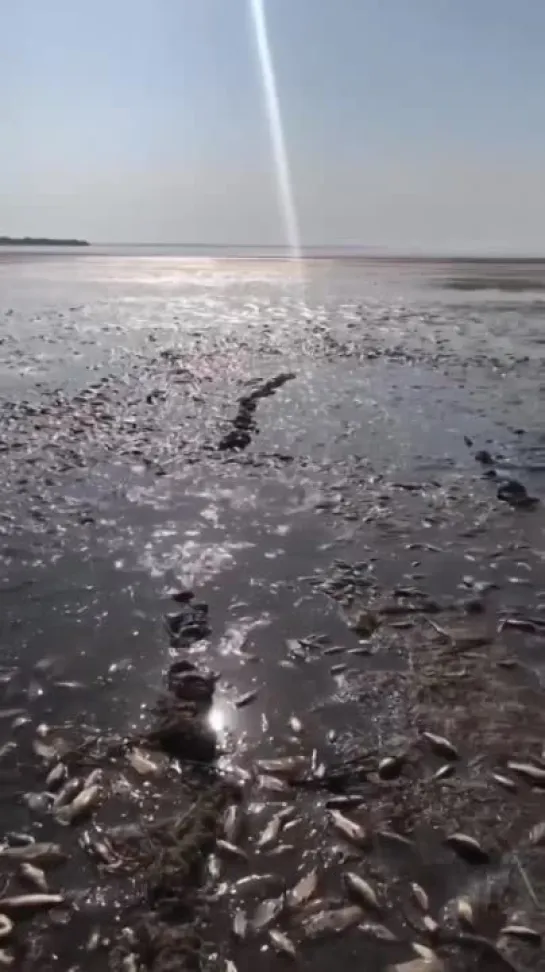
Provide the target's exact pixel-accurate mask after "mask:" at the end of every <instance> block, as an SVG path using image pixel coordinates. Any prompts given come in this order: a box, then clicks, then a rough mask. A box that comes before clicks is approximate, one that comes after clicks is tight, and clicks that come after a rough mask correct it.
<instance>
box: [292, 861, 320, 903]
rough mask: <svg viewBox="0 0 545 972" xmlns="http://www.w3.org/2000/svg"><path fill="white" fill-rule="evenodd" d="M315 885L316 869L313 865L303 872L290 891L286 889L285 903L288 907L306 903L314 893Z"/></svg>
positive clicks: (316, 880) (316, 885)
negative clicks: (306, 871)
mask: <svg viewBox="0 0 545 972" xmlns="http://www.w3.org/2000/svg"><path fill="white" fill-rule="evenodd" d="M317 887H318V871H317V869H316V868H315V867H313V868H312V870H311V871H308V873H307V874H303V877H302V878H300V879H299V881H298V882H297V884H295V885H294V887H293V888H292V889H291V891H288V893H287V896H286V901H287V904H288V905H289V906H290V908H298V907H299V906H300V905H303V904H306V902H307V901H308V900H309V898H312V897H313V895H315V894H316V889H317Z"/></svg>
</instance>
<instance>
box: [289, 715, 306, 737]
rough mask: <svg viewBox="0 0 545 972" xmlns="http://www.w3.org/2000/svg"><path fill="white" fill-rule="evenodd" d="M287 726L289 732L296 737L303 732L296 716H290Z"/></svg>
mask: <svg viewBox="0 0 545 972" xmlns="http://www.w3.org/2000/svg"><path fill="white" fill-rule="evenodd" d="M288 725H289V727H290V729H291V731H292V732H294V733H295V734H296V735H297V736H298V735H299V733H301V732H302V731H303V723H302V722H301V720H300V719H298V718H297V716H290V719H289V723H288Z"/></svg>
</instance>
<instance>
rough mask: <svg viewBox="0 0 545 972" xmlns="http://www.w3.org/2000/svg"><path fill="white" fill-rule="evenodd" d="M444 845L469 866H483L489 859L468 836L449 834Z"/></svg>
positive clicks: (476, 842)
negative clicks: (468, 863)
mask: <svg viewBox="0 0 545 972" xmlns="http://www.w3.org/2000/svg"><path fill="white" fill-rule="evenodd" d="M445 844H447V845H448V846H449V847H452V849H453V850H454V851H456V853H457V854H459V856H460V857H463V858H464V860H466V861H469V862H470V863H471V864H485V863H486V862H487V861H488V860H489V859H490V856H489V854H488V853H487V851H485V850H484V848H483V847H481V845H480V844H479V842H478V841H476V840H475V838H474V837H470V836H469V835H468V834H451V836H450V837H447V838H446V840H445Z"/></svg>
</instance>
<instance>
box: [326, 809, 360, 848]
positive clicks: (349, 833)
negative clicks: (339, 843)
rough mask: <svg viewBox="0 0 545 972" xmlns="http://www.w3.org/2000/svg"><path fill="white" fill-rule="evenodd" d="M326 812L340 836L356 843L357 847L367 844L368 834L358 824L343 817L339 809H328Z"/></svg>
mask: <svg viewBox="0 0 545 972" xmlns="http://www.w3.org/2000/svg"><path fill="white" fill-rule="evenodd" d="M328 813H329V819H330V820H331V823H332V824H333V826H334V827H335V829H336V830H337V831H338V833H339V834H340V835H341V837H344V839H345V840H347V841H348V842H349V843H351V844H356V845H357V846H359V847H363V846H364V845H365V844H367V842H368V834H367V832H366V831H365V830H364V828H363V827H362V826H360V824H358V823H355V821H354V820H350V819H349V818H348V817H345V815H344V814H343V813H341V811H340V810H328Z"/></svg>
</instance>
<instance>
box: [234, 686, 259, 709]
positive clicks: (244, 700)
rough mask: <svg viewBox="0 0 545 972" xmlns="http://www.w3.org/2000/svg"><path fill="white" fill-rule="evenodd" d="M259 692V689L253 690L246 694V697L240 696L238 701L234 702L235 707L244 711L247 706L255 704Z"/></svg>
mask: <svg viewBox="0 0 545 972" xmlns="http://www.w3.org/2000/svg"><path fill="white" fill-rule="evenodd" d="M257 696H258V691H257V689H252V690H251V691H250V692H246V693H245V694H244V695H239V696H238V698H237V699H235V700H234V705H235V707H236V708H237V709H243V708H244V707H245V706H246V705H250V703H252V702H254V701H255V700H256V699H257Z"/></svg>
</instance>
